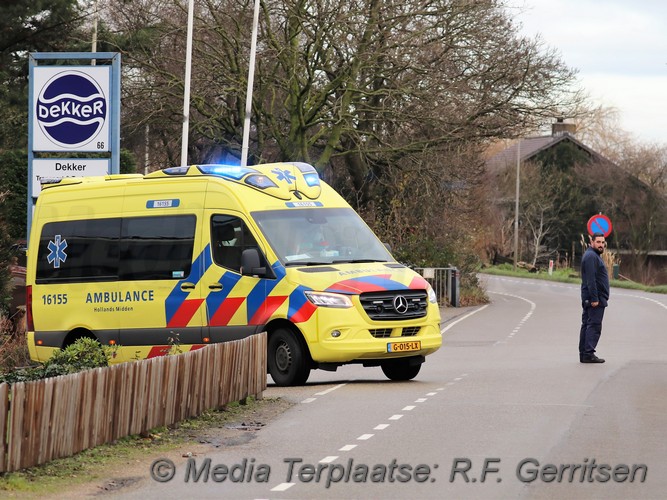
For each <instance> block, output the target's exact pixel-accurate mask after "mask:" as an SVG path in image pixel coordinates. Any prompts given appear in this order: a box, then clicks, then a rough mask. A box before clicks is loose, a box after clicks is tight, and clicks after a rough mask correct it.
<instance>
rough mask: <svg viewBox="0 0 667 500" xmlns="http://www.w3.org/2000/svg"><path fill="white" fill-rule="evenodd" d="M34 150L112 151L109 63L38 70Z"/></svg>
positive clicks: (34, 116)
mask: <svg viewBox="0 0 667 500" xmlns="http://www.w3.org/2000/svg"><path fill="white" fill-rule="evenodd" d="M34 78H35V86H34V96H33V99H34V102H33V104H34V105H33V110H34V111H33V113H34V115H33V118H34V123H36V124H37V125H38V126H37V127H34V128H33V151H98V152H101V151H109V146H110V144H109V79H110V67H109V66H91V67H75V68H74V69H72V67H67V68H65V67H62V66H42V67H37V68H35V70H34Z"/></svg>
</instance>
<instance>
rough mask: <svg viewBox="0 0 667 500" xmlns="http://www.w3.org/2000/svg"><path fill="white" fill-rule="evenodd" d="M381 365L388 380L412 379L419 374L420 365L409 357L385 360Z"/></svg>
mask: <svg viewBox="0 0 667 500" xmlns="http://www.w3.org/2000/svg"><path fill="white" fill-rule="evenodd" d="M381 367H382V371H383V372H384V374H385V375H386V376H387V378H388V379H389V380H412V379H413V378H415V377H416V376H417V375H418V374H419V370H421V367H422V365H421V363H415V362H413V361H412V360H411V359H410V358H403V359H392V360H391V361H385V362H384V363H382V365H381Z"/></svg>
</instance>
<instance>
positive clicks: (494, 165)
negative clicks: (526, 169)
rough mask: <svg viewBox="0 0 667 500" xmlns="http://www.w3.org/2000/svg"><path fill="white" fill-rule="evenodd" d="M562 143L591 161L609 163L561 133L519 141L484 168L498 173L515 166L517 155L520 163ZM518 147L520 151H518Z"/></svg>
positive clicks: (497, 155)
mask: <svg viewBox="0 0 667 500" xmlns="http://www.w3.org/2000/svg"><path fill="white" fill-rule="evenodd" d="M562 141H569V142H572V143H574V144H575V145H576V146H577V147H579V148H581V149H582V150H584V151H586V152H587V153H588V154H589V155H590V156H591V157H593V159H595V160H602V161H605V162H609V160H607V159H606V158H604V157H603V156H602V155H600V154H599V153H597V152H595V151H593V150H592V149H591V148H589V147H588V146H586V145H585V144H584V143H583V142H581V141H579V140H577V139H576V138H575V137H574V136H572V135H571V134H569V133H568V132H562V133H560V134H558V135H545V136H539V137H526V138H524V139H519V140H518V141H517V142H515V143H514V144H512V145H511V146H510V147H508V148H506V149H504V150H502V151H501V152H500V153H497V154H495V155H493V156H491V157H490V158H489V159H488V160H487V161H486V166H487V168H488V169H489V171H491V172H498V171H499V170H501V169H504V168H507V167H508V166H510V165H516V160H517V153H518V154H520V156H521V162H524V161H527V160H530V159H531V158H533V157H534V156H536V155H537V154H539V153H541V152H542V151H544V150H546V149H549V148H551V147H553V146H555V145H556V144H558V143H560V142H562ZM519 147H520V149H519Z"/></svg>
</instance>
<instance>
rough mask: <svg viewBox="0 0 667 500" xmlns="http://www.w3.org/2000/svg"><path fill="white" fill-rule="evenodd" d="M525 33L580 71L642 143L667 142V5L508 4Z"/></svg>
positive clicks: (643, 0)
mask: <svg viewBox="0 0 667 500" xmlns="http://www.w3.org/2000/svg"><path fill="white" fill-rule="evenodd" d="M509 4H510V5H512V6H517V7H518V9H516V8H513V9H512V10H511V12H512V13H513V15H514V17H515V20H516V21H518V22H519V23H521V24H522V25H523V32H524V33H525V34H527V35H530V36H534V35H535V34H537V33H540V34H541V35H542V39H543V41H544V42H545V43H546V44H547V45H549V46H551V47H553V48H555V49H557V50H558V51H559V52H560V53H561V56H562V59H563V61H564V62H565V63H566V64H567V65H568V66H570V67H572V68H576V69H578V70H579V80H580V82H581V85H582V87H583V88H584V89H585V90H586V91H587V92H588V93H589V94H590V96H591V97H592V98H594V99H595V101H596V103H598V104H602V105H604V106H609V107H615V108H617V109H618V110H619V112H620V116H619V119H620V126H621V127H622V128H623V129H624V130H626V131H628V132H630V133H632V134H633V135H634V136H635V138H636V139H637V140H638V141H642V142H657V143H660V144H667V1H664V0H509Z"/></svg>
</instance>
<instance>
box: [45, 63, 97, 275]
mask: <svg viewBox="0 0 667 500" xmlns="http://www.w3.org/2000/svg"><path fill="white" fill-rule="evenodd" d="M106 116H107V102H106V99H105V97H104V94H103V92H102V89H101V88H100V87H99V85H98V84H97V82H96V81H95V80H93V79H92V78H91V77H89V76H88V75H86V74H85V73H82V72H80V71H74V70H68V71H63V72H62V73H58V74H57V75H56V76H54V77H53V78H51V79H50V80H49V81H48V82H47V83H46V85H44V87H43V88H42V90H41V92H40V93H39V97H38V99H37V122H38V123H39V126H40V128H41V129H42V132H44V134H45V135H46V136H47V137H49V138H50V139H51V140H52V141H53V142H54V143H56V144H58V145H59V146H61V147H78V146H82V145H84V144H86V143H88V142H90V140H91V139H93V138H94V137H95V136H96V135H97V133H98V132H99V131H100V129H101V128H102V126H103V125H104V121H105V119H106ZM56 267H57V266H56Z"/></svg>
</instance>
